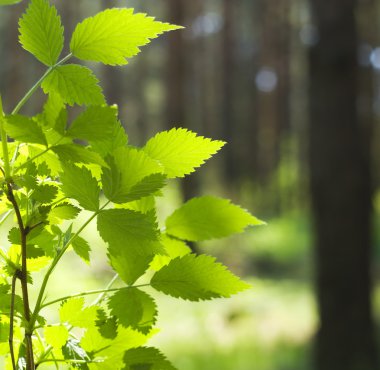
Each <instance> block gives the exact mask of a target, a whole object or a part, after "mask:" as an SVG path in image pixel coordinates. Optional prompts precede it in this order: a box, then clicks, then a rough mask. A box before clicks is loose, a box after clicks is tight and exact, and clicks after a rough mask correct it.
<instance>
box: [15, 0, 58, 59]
mask: <svg viewBox="0 0 380 370" xmlns="http://www.w3.org/2000/svg"><path fill="white" fill-rule="evenodd" d="M19 26H20V28H19V30H20V43H21V45H22V46H23V48H24V49H25V50H27V51H29V52H30V53H32V54H33V55H34V56H35V57H36V58H37V59H38V60H39V61H40V62H42V63H44V64H46V65H47V66H53V65H54V64H55V63H56V62H57V61H58V57H59V55H60V54H61V51H62V48H63V27H62V24H61V18H60V17H59V15H58V14H57V9H56V8H55V7H54V6H52V5H50V3H49V1H47V0H32V1H31V2H30V4H29V7H28V8H27V10H26V12H25V14H24V15H23V16H22V18H21V19H20V22H19Z"/></svg>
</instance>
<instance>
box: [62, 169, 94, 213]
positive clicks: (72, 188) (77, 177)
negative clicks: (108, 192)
mask: <svg viewBox="0 0 380 370" xmlns="http://www.w3.org/2000/svg"><path fill="white" fill-rule="evenodd" d="M62 169H63V172H62V173H61V176H60V178H61V182H62V191H63V192H64V193H65V195H66V196H68V197H69V198H73V199H76V200H77V201H78V202H79V204H80V206H81V207H83V208H84V209H87V210H89V211H94V212H96V211H97V210H98V209H99V195H100V189H99V186H98V182H97V181H96V179H94V178H93V177H92V175H91V172H90V171H89V170H88V169H87V168H83V167H82V168H80V167H77V166H75V165H72V164H69V163H66V164H64V165H62Z"/></svg>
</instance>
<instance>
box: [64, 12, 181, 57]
mask: <svg viewBox="0 0 380 370" xmlns="http://www.w3.org/2000/svg"><path fill="white" fill-rule="evenodd" d="M179 28H182V27H178V26H174V25H170V24H167V23H161V22H157V21H155V20H154V18H152V17H147V16H146V14H139V13H138V14H133V9H125V8H124V9H107V10H104V11H102V12H100V13H98V14H97V15H95V16H94V17H90V18H86V19H85V20H84V21H83V22H81V23H79V24H78V25H77V27H76V28H75V30H74V33H73V36H72V39H71V42H70V49H71V52H72V53H73V55H75V56H76V57H77V58H79V59H82V60H91V61H95V62H102V63H104V64H110V65H124V64H127V63H128V62H127V58H131V57H133V56H134V55H136V54H138V53H139V52H140V49H139V47H140V46H143V45H146V44H148V43H149V42H150V39H153V38H156V37H157V36H158V35H160V34H161V33H163V32H167V31H171V30H175V29H179Z"/></svg>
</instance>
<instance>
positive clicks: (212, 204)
mask: <svg viewBox="0 0 380 370" xmlns="http://www.w3.org/2000/svg"><path fill="white" fill-rule="evenodd" d="M262 224H264V223H263V222H262V221H260V220H258V219H257V218H256V217H254V216H252V215H251V214H250V213H249V212H248V211H246V210H245V209H243V208H241V207H239V206H237V205H234V204H232V203H231V202H230V201H229V200H228V199H222V198H216V197H211V196H206V197H201V198H193V199H191V200H189V201H188V202H187V203H185V204H184V205H183V206H182V207H180V208H179V209H177V210H176V211H175V212H174V213H173V214H172V215H171V216H169V217H168V218H167V220H166V232H167V233H168V234H169V235H172V236H175V237H177V238H180V239H184V240H189V241H201V240H209V239H216V238H223V237H226V236H229V235H231V234H235V233H240V232H242V231H243V230H244V229H245V228H246V227H247V226H255V225H262Z"/></svg>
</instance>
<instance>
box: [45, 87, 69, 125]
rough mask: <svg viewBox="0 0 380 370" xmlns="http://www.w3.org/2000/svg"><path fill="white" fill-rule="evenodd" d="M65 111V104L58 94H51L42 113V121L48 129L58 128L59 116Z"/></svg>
mask: <svg viewBox="0 0 380 370" xmlns="http://www.w3.org/2000/svg"><path fill="white" fill-rule="evenodd" d="M62 110H65V104H64V102H63V100H62V98H61V96H60V95H59V94H58V93H51V94H49V96H48V98H47V100H46V102H45V104H44V106H43V111H42V120H43V122H44V125H45V126H46V127H48V128H54V127H55V126H56V123H57V120H58V117H59V115H60V114H61V112H62Z"/></svg>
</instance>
